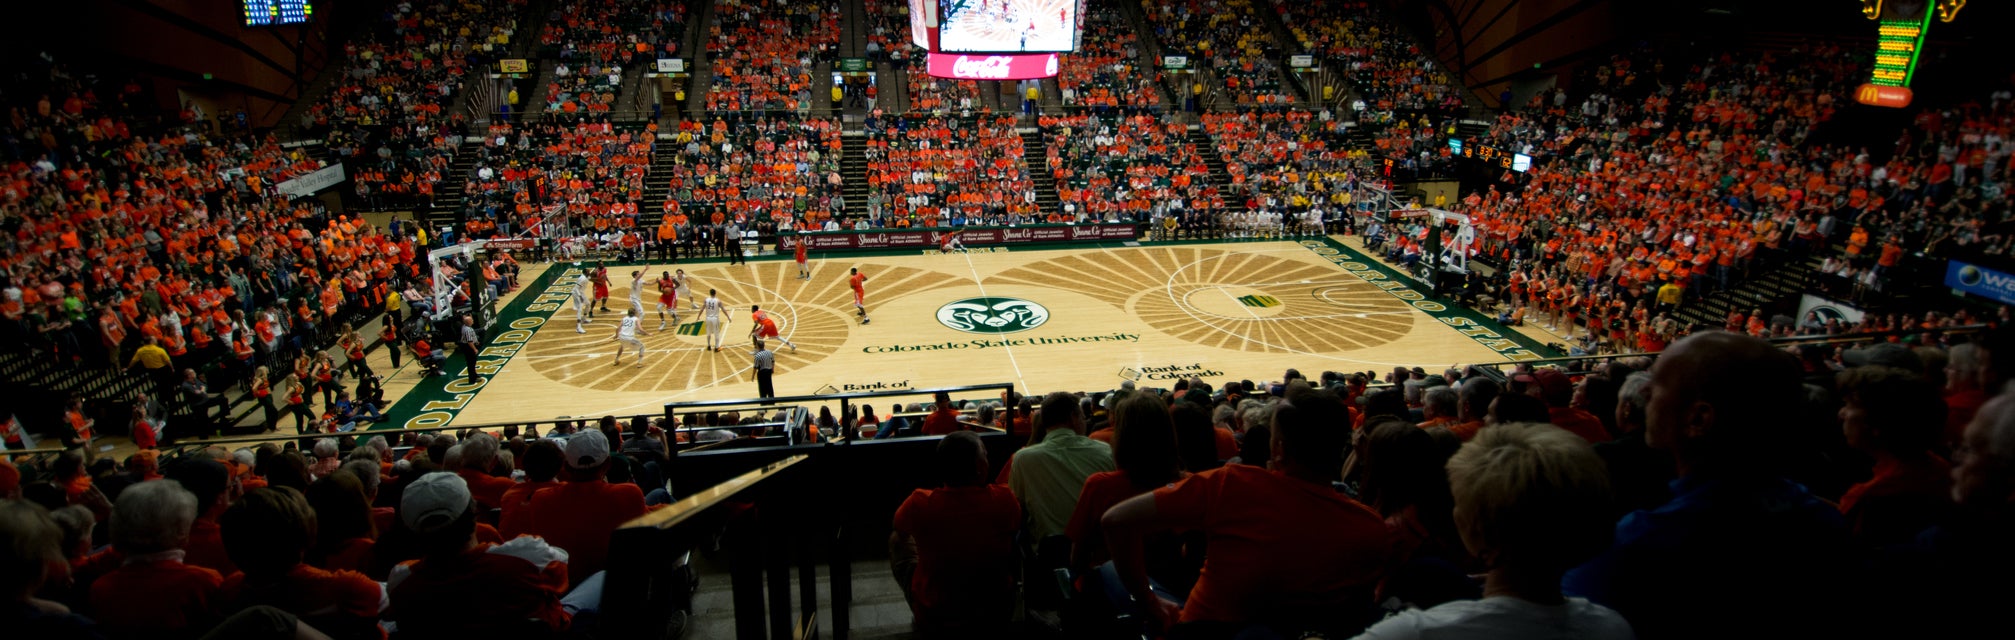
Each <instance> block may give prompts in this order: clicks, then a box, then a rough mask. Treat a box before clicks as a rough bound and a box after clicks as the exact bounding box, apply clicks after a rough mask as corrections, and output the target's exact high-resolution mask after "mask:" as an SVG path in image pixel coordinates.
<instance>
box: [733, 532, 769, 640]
mask: <svg viewBox="0 0 2015 640" xmlns="http://www.w3.org/2000/svg"><path fill="white" fill-rule="evenodd" d="M758 518H759V514H757V513H756V512H755V510H754V509H750V510H748V511H745V512H743V513H741V514H740V517H737V518H735V519H734V520H733V521H732V522H731V524H730V530H729V533H728V535H727V536H726V537H727V539H728V544H729V545H730V547H731V549H732V551H730V553H729V557H728V570H729V578H728V579H729V582H730V584H731V589H733V591H734V602H735V638H737V639H738V640H762V638H763V570H762V565H761V564H760V563H761V562H762V557H763V549H762V546H763V540H761V539H760V538H759V537H758V536H757V535H754V534H756V532H757V531H758V530H759V525H758V524H757V522H756V520H757V519H758Z"/></svg>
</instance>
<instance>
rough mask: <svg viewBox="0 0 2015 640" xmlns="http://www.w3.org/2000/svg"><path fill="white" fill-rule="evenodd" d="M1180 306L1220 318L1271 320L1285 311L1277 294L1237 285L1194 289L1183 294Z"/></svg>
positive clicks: (1197, 286)
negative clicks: (1186, 306)
mask: <svg viewBox="0 0 2015 640" xmlns="http://www.w3.org/2000/svg"><path fill="white" fill-rule="evenodd" d="M1182 302H1183V304H1185V305H1188V306H1189V308H1191V309H1195V310H1196V311H1197V312H1199V313H1206V314H1210V315H1213V316H1217V317H1220V318H1239V319H1245V318H1271V317H1273V316H1275V315H1278V314H1280V312H1281V311H1282V310H1283V309H1285V308H1286V306H1285V305H1284V304H1282V302H1281V299H1280V298H1279V297H1277V294H1274V293H1269V292H1267V291H1264V290H1261V289H1258V288H1254V287H1249V286H1245V285H1238V284H1198V285H1193V288H1191V289H1190V290H1188V291H1186V292H1184V293H1183V294H1182Z"/></svg>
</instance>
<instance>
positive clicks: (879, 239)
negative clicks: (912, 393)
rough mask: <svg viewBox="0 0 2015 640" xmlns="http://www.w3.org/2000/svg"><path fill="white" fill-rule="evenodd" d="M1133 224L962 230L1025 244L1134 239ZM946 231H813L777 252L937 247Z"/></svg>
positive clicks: (784, 242)
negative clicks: (801, 246)
mask: <svg viewBox="0 0 2015 640" xmlns="http://www.w3.org/2000/svg"><path fill="white" fill-rule="evenodd" d="M1134 232H1135V228H1134V226H1133V225H1131V224H1125V223H1119V224H1110V223H1097V224H1084V225H1055V226H1050V225H1044V226H1039V227H984V228H981V227H968V228H965V229H963V230H960V231H959V242H960V243H961V244H964V245H966V246H982V245H997V244H1023V243H1030V242H1071V241H1080V240H1132V239H1133V238H1134ZM944 233H945V232H943V231H813V232H809V233H800V234H797V235H789V236H782V237H779V238H778V239H777V252H778V253H790V252H791V251H793V250H795V248H796V247H797V245H795V244H793V243H795V242H798V241H800V240H802V241H803V242H804V243H805V248H807V249H899V248H905V247H925V248H932V249H935V248H937V247H938V245H939V244H941V243H943V242H944Z"/></svg>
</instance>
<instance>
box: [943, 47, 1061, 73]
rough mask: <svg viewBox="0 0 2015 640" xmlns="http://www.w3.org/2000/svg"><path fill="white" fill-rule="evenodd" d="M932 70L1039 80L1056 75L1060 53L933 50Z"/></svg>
mask: <svg viewBox="0 0 2015 640" xmlns="http://www.w3.org/2000/svg"><path fill="white" fill-rule="evenodd" d="M929 62H930V69H929V71H930V74H931V76H932V77H937V78H953V79H958V80H1038V79H1042V78H1054V77H1056V73H1057V65H1058V64H1059V62H1058V56H1057V54H1054V53H1039V54H1019V55H1017V54H1001V55H982V54H959V53H937V52H932V53H931V54H930V58H929Z"/></svg>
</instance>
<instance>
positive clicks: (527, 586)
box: [385, 472, 600, 637]
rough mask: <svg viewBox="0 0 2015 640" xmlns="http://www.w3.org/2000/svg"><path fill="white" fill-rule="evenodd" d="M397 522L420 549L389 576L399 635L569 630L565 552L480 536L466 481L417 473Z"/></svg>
mask: <svg viewBox="0 0 2015 640" xmlns="http://www.w3.org/2000/svg"><path fill="white" fill-rule="evenodd" d="M399 523H400V524H401V525H402V526H403V527H404V528H405V529H407V530H408V531H409V532H411V534H412V540H413V541H414V544H415V546H416V547H417V548H419V549H420V550H421V553H422V556H421V557H420V559H418V560H410V561H407V562H404V563H401V564H399V566H396V567H393V568H392V572H391V575H390V576H388V579H387V580H386V581H385V587H386V590H387V591H388V592H389V593H390V596H391V600H392V602H391V607H390V608H389V609H388V610H386V614H385V617H386V618H388V619H390V620H392V621H394V622H397V623H398V625H399V631H400V632H401V633H403V634H405V635H408V636H417V637H445V636H446V635H447V634H450V633H454V634H481V635H485V636H488V635H492V634H502V635H504V636H512V635H521V634H523V633H524V632H525V631H526V630H527V625H542V626H544V627H546V628H549V629H550V630H551V631H552V632H554V633H561V632H565V631H567V629H568V627H569V624H570V621H571V619H572V615H571V614H570V612H569V608H567V607H563V606H562V603H561V600H560V598H561V595H562V594H564V593H565V592H566V590H567V552H566V551H562V550H560V549H557V548H554V547H553V546H551V545H548V544H546V543H545V541H543V540H540V539H538V538H535V537H531V536H519V537H518V538H517V539H514V540H511V541H509V542H506V543H504V544H500V545H489V544H480V543H478V542H476V504H475V499H474V498H473V497H471V496H470V494H469V484H468V481H466V480H463V479H462V478H461V477H460V476H457V475H455V474H453V473H446V472H440V473H429V474H427V475H424V476H420V477H419V478H418V479H415V480H414V481H413V482H412V484H409V485H406V490H405V493H404V494H403V495H402V497H401V498H400V500H399ZM595 595H596V596H597V597H596V598H595V599H596V600H597V601H599V599H600V598H599V594H595ZM471 612H482V614H481V615H473V614H472V613H471Z"/></svg>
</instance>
